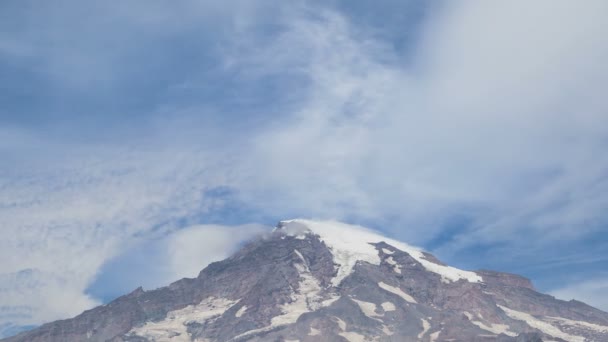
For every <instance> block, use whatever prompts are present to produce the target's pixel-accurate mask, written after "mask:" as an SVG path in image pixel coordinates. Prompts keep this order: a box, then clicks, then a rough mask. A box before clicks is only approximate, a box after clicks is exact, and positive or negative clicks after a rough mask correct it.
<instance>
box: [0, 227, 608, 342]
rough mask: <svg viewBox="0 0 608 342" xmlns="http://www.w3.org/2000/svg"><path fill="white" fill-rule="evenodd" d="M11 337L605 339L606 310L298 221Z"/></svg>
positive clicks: (373, 235)
mask: <svg viewBox="0 0 608 342" xmlns="http://www.w3.org/2000/svg"><path fill="white" fill-rule="evenodd" d="M5 341H6V342H25V341H28V342H30V341H32V342H42V341H44V342H55V341H62V342H64V341H112V342H118V341H123V342H126V341H130V342H135V341H137V342H145V341H150V342H151V341H159V342H161V341H172V342H178V341H206V342H227V341H234V342H239V341H273V342H274V341H281V342H294V341H298V342H313V341H314V342H316V341H340V342H345V341H346V342H348V341H351V342H362V341H399V342H402V341H427V342H439V341H505V342H506V341H513V342H526V341H529V342H539V341H574V342H591V341H608V313H605V312H602V311H600V310H597V309H594V308H592V307H590V306H588V305H586V304H583V303H580V302H576V301H570V302H565V301H560V300H557V299H555V298H553V297H551V296H548V295H544V294H541V293H538V292H536V291H535V290H534V288H533V286H532V284H531V283H530V281H529V280H527V279H525V278H523V277H520V276H517V275H512V274H507V273H499V272H493V271H476V272H471V271H464V270H460V269H457V268H453V267H450V266H446V265H444V264H442V263H441V262H440V261H438V260H437V259H436V258H435V257H433V256H432V255H430V254H428V253H426V252H424V251H422V250H421V249H420V248H417V247H413V246H410V245H407V244H405V243H402V242H399V241H396V240H393V239H389V238H386V237H383V236H382V234H380V233H378V232H375V231H373V230H370V229H367V228H364V227H360V226H353V225H348V224H344V223H340V222H334V221H310V220H302V219H296V220H288V221H282V222H280V223H279V225H278V226H277V228H276V229H275V230H274V231H273V232H272V233H270V234H269V235H268V236H263V237H260V238H258V239H255V240H253V241H251V242H250V243H248V244H247V245H245V246H244V247H243V248H242V249H241V250H239V251H238V252H237V253H235V254H234V255H233V256H231V257H230V258H228V259H226V260H223V261H220V262H216V263H213V264H211V265H209V266H208V267H206V268H205V269H204V270H203V271H201V273H200V274H199V276H198V277H197V278H194V279H182V280H179V281H177V282H175V283H173V284H171V285H169V286H167V287H163V288H160V289H156V290H152V291H143V290H142V289H137V290H135V291H133V292H132V293H130V294H128V295H125V296H123V297H120V298H118V299H116V300H114V301H113V302H111V303H108V304H107V305H103V306H100V307H97V308H95V309H93V310H89V311H86V312H84V313H82V314H81V315H79V316H77V317H75V318H73V319H69V320H64V321H57V322H53V323H49V324H46V325H43V326H41V327H39V328H37V329H35V330H32V331H29V332H25V333H22V334H20V335H17V336H15V337H12V338H9V339H7V340H5Z"/></svg>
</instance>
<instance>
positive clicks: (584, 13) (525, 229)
mask: <svg viewBox="0 0 608 342" xmlns="http://www.w3.org/2000/svg"><path fill="white" fill-rule="evenodd" d="M606 7H608V4H607V3H606V2H605V1H599V0H598V1H586V2H585V3H584V4H580V3H578V4H577V3H574V2H571V1H535V2H533V3H530V2H524V1H509V2H500V3H495V2H493V3H492V4H489V3H488V2H484V1H463V2H461V1H449V2H441V1H439V2H433V3H428V2H421V1H389V0H386V1H375V2H373V3H372V2H368V1H292V2H284V1H273V0H271V1H245V0H229V1H223V2H221V3H219V2H207V1H182V2H179V3H176V2H170V1H130V2H124V3H111V4H110V3H108V2H102V1H97V2H95V1H94V2H87V3H84V2H80V1H65V0H59V1H54V2H48V3H40V2H33V1H3V2H2V3H0V89H1V91H0V103H1V104H2V106H0V157H1V160H2V163H0V190H1V191H0V218H1V220H0V222H1V223H0V229H2V236H3V238H2V240H0V258H1V259H2V260H3V262H2V263H1V265H0V289H1V291H0V329H3V331H5V333H6V332H8V331H13V329H15V327H19V326H30V325H36V324H40V323H43V322H46V321H50V320H55V319H60V318H66V317H70V316H73V315H75V314H78V313H79V312H81V311H82V310H84V309H88V308H90V307H92V306H94V305H97V304H99V303H103V302H106V301H108V300H110V299H112V298H114V297H116V296H118V295H120V294H123V293H125V292H128V291H130V290H131V289H134V288H136V287H137V286H139V285H144V287H145V288H154V287H156V286H160V285H163V284H167V283H170V282H171V281H173V280H176V279H178V278H180V277H184V276H195V275H196V274H197V272H198V270H199V269H200V268H202V266H204V264H206V263H208V262H210V261H212V260H216V259H219V258H223V257H225V256H226V255H227V254H229V253H230V252H231V251H233V250H234V249H235V248H237V247H238V246H239V244H240V243H242V242H243V241H244V240H246V239H248V238H250V237H251V236H252V235H253V234H256V233H258V232H260V231H263V230H264V229H268V227H270V226H273V225H274V224H275V223H276V222H277V221H278V220H280V219H288V218H293V217H306V218H316V219H338V220H343V221H347V222H351V223H359V224H363V225H366V226H369V227H372V228H375V229H378V230H380V231H382V232H384V233H385V234H387V235H389V236H391V237H396V238H398V239H401V240H403V241H406V242H409V243H411V244H416V245H419V246H422V247H424V248H426V249H428V250H430V251H432V252H433V253H435V254H436V255H437V256H439V257H440V258H441V259H443V260H444V261H446V262H448V263H450V264H453V265H456V266H459V267H463V268H468V269H479V268H489V269H496V270H501V271H507V272H514V273H519V274H523V275H526V276H528V277H530V278H531V279H532V280H533V281H534V283H535V284H536V285H537V287H538V288H539V289H540V290H542V291H545V292H550V293H552V294H554V295H556V296H559V297H561V298H565V299H570V298H578V299H581V300H585V301H586V302H588V303H589V304H592V305H595V306H597V307H601V308H603V309H605V310H606V309H608V301H607V299H606V298H605V296H603V295H602V294H603V293H606V291H608V267H606V265H608V260H607V259H608V232H607V224H608V216H606V208H608V154H606V153H605V151H606V149H607V148H608V114H607V113H608V99H606V96H605V89H606V86H607V84H608V69H607V68H606V67H605V65H604V64H605V63H604V61H605V60H608V34H606V33H607V32H608V24H607V23H608V21H606V20H605V13H608V11H607V10H608V8H606ZM66 303H70V305H69V306H66Z"/></svg>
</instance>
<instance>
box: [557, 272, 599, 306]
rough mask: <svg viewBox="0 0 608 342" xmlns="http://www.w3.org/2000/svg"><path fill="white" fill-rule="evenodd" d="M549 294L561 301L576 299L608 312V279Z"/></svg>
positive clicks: (592, 281)
mask: <svg viewBox="0 0 608 342" xmlns="http://www.w3.org/2000/svg"><path fill="white" fill-rule="evenodd" d="M549 293H550V294H551V295H553V296H555V297H557V298H559V299H563V300H571V299H575V300H578V301H581V302H584V303H587V304H589V305H591V306H593V307H596V308H598V309H601V310H604V311H606V312H608V298H607V297H606V293H608V279H593V280H589V281H584V282H581V283H578V284H571V285H567V286H565V287H562V288H558V289H555V290H553V291H551V292H549Z"/></svg>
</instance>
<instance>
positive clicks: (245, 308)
mask: <svg viewBox="0 0 608 342" xmlns="http://www.w3.org/2000/svg"><path fill="white" fill-rule="evenodd" d="M245 311H247V305H243V306H242V307H241V308H240V309H239V311H237V312H236V313H235V314H234V316H236V317H241V316H243V314H244V313H245Z"/></svg>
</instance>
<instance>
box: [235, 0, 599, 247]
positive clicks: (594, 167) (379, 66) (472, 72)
mask: <svg viewBox="0 0 608 342" xmlns="http://www.w3.org/2000/svg"><path fill="white" fill-rule="evenodd" d="M605 7H606V3H605V2H601V1H595V2H590V3H588V4H585V5H584V6H583V5H580V4H574V3H571V2H567V1H563V2H560V1H558V2H538V3H535V4H528V3H524V2H508V3H501V4H500V5H497V6H494V5H489V4H487V3H485V2H456V3H452V2H451V3H450V4H446V6H445V7H443V8H438V9H436V11H435V12H433V13H431V14H430V15H429V18H428V21H427V24H426V26H425V27H424V30H423V34H422V35H421V37H422V38H421V39H420V41H419V44H418V45H416V46H412V47H411V48H410V50H409V51H408V53H411V54H413V55H414V57H413V58H407V59H406V58H405V56H402V55H400V54H399V52H398V51H395V50H393V49H391V47H390V46H389V45H386V44H383V42H378V41H374V40H373V39H371V38H369V37H367V36H365V35H364V33H361V32H360V31H357V30H355V29H354V28H353V27H352V26H351V25H350V23H349V22H348V20H347V19H346V18H344V17H342V16H340V15H338V14H335V13H327V14H323V15H316V16H312V18H311V17H310V16H306V17H303V18H300V19H299V20H295V21H294V22H292V23H291V24H290V25H289V30H287V31H286V32H284V33H283V34H282V35H281V36H280V37H279V38H278V39H276V40H275V41H274V42H273V43H272V44H270V46H266V47H265V49H262V52H260V53H258V54H257V55H256V54H255V51H253V50H252V51H251V54H253V57H251V54H244V55H243V56H245V57H244V59H245V62H244V63H245V65H246V66H247V67H248V68H249V67H250V65H249V64H247V63H251V62H252V61H254V62H255V67H256V70H258V72H260V70H267V71H266V72H267V73H278V72H282V71H285V72H289V71H291V72H294V71H295V72H297V73H298V74H299V75H300V76H304V77H306V79H307V83H306V86H301V85H299V88H298V89H293V91H297V92H298V93H299V94H300V95H299V96H296V100H295V101H294V102H295V104H294V107H296V108H297V110H296V111H295V115H293V116H290V117H288V118H283V119H282V120H279V121H278V122H277V123H276V124H275V125H272V126H270V127H268V128H267V130H266V131H265V132H263V134H260V135H259V136H258V138H257V140H256V145H255V150H254V152H255V153H253V154H251V160H250V161H249V164H247V166H248V168H247V169H253V174H254V177H255V179H256V181H255V182H249V183H245V182H243V183H242V184H239V186H241V187H244V188H245V189H247V191H245V192H244V193H245V195H249V196H250V197H248V199H253V198H260V196H259V194H260V193H264V194H266V193H268V191H270V192H273V190H272V189H275V190H276V192H274V193H273V196H263V197H262V198H264V199H266V201H256V202H257V203H259V204H260V206H261V207H262V210H263V208H264V207H268V206H269V207H278V208H285V207H287V208H288V209H290V210H293V211H296V212H298V211H303V212H307V213H311V216H315V215H317V216H324V217H337V218H342V217H351V218H352V217H355V218H358V219H369V218H373V219H382V218H386V217H391V218H394V217H395V216H397V217H398V218H399V219H400V223H399V226H400V227H403V225H405V226H408V229H406V230H404V231H403V230H400V229H396V231H397V230H399V233H400V234H402V235H405V237H406V238H408V239H413V240H414V241H416V242H424V241H425V240H426V239H429V238H431V237H432V236H434V235H435V234H437V233H438V229H440V227H441V226H442V225H441V223H442V222H445V221H446V220H448V219H449V217H450V216H452V215H453V214H454V213H455V212H456V213H458V212H464V213H465V215H471V216H473V221H474V224H473V226H474V228H475V231H474V232H471V231H467V232H466V235H465V236H463V237H462V239H461V240H460V241H459V242H460V243H462V244H467V243H469V242H471V241H475V242H479V241H495V240H500V241H504V240H512V239H517V237H516V236H517V234H515V232H521V231H522V230H526V231H529V232H531V233H532V234H539V235H542V236H543V238H544V239H545V240H547V241H548V240H551V239H564V238H571V237H572V235H575V236H580V235H582V234H585V233H587V232H589V231H594V230H595V231H597V230H598V229H600V228H601V227H602V224H603V221H605V218H603V211H602V210H601V208H602V207H605V206H606V205H607V204H608V196H605V194H606V193H607V192H606V191H605V190H606V186H607V184H606V181H605V178H606V173H605V169H606V167H607V165H608V159H607V158H606V156H605V154H604V153H603V152H602V151H604V150H605V144H606V139H605V137H606V136H608V130H607V129H606V127H608V122H607V121H608V117H607V116H606V115H605V113H606V109H607V108H608V103H607V101H606V99H605V96H604V95H603V89H605V85H606V84H607V83H608V71H606V68H604V67H603V60H605V59H606V58H608V41H607V38H606V35H605V34H604V32H606V29H607V27H606V22H605V20H603V18H602V16H601V14H600V13H603V12H604V11H605ZM522 8H525V11H523V10H522ZM602 9H604V10H602ZM566 23H567V24H566ZM411 60H413V61H414V62H411ZM262 73H263V71H262ZM247 176H249V175H247ZM269 189H271V190H269ZM269 198H270V200H268V199H269ZM285 203H287V205H285ZM419 226H424V229H418V228H417V227H419ZM573 226H577V227H580V228H579V229H578V230H573V229H572V227H573ZM461 247H462V246H461Z"/></svg>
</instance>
